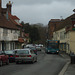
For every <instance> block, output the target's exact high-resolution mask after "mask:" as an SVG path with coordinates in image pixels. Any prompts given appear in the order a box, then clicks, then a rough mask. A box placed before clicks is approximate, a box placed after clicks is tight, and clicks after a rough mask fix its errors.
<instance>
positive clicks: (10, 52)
mask: <svg viewBox="0 0 75 75" xmlns="http://www.w3.org/2000/svg"><path fill="white" fill-rule="evenodd" d="M5 53H6V54H14V52H13V51H5Z"/></svg>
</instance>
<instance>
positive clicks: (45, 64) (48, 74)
mask: <svg viewBox="0 0 75 75" xmlns="http://www.w3.org/2000/svg"><path fill="white" fill-rule="evenodd" d="M65 63H66V60H65V59H64V58H62V57H61V56H60V55H57V54H45V53H44V52H43V51H39V52H38V61H37V62H35V63H34V64H31V63H24V64H15V63H10V64H9V65H4V66H2V67H0V75H58V73H59V72H60V71H61V69H62V68H63V66H64V64H65Z"/></svg>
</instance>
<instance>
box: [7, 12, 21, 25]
mask: <svg viewBox="0 0 75 75" xmlns="http://www.w3.org/2000/svg"><path fill="white" fill-rule="evenodd" d="M8 15H9V19H10V20H11V21H12V22H13V23H15V24H16V25H19V26H22V25H21V24H20V23H19V24H18V23H17V22H16V21H15V19H18V20H19V18H17V17H16V16H15V17H14V16H13V15H11V14H10V13H8Z"/></svg>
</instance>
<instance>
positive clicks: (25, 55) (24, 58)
mask: <svg viewBox="0 0 75 75" xmlns="http://www.w3.org/2000/svg"><path fill="white" fill-rule="evenodd" d="M15 61H16V64H18V63H22V62H32V63H34V62H35V61H37V55H36V54H35V53H34V51H33V50H31V49H29V48H25V49H20V50H17V51H16V55H15Z"/></svg>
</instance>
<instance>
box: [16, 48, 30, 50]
mask: <svg viewBox="0 0 75 75" xmlns="http://www.w3.org/2000/svg"><path fill="white" fill-rule="evenodd" d="M15 50H31V49H30V48H24V49H15Z"/></svg>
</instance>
